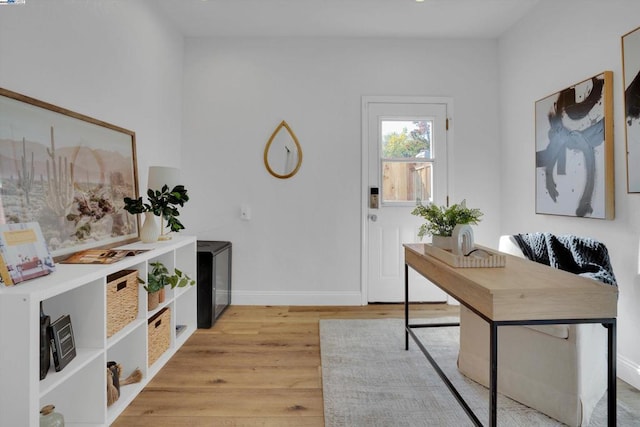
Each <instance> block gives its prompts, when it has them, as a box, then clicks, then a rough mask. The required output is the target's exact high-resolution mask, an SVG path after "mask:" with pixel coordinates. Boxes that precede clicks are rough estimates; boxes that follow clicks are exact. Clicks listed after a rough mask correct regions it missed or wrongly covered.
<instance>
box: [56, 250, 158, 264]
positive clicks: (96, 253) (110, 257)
mask: <svg viewBox="0 0 640 427" xmlns="http://www.w3.org/2000/svg"><path fill="white" fill-rule="evenodd" d="M146 251H147V249H87V250H84V251H80V252H76V253H74V254H72V255H71V256H69V257H68V258H66V259H65V260H63V261H60V263H61V264H113V263H114V262H117V261H120V260H121V259H123V258H126V257H130V256H135V255H138V254H140V253H143V252H146Z"/></svg>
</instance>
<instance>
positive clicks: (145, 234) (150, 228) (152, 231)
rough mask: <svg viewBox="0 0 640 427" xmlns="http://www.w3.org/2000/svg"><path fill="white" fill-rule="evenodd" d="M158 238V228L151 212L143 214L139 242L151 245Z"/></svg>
mask: <svg viewBox="0 0 640 427" xmlns="http://www.w3.org/2000/svg"><path fill="white" fill-rule="evenodd" d="M159 236H160V226H159V225H158V223H157V222H156V217H155V215H154V214H153V212H145V213H144V225H143V226H142V228H141V229H140V240H142V242H143V243H153V242H157V241H158V237H159Z"/></svg>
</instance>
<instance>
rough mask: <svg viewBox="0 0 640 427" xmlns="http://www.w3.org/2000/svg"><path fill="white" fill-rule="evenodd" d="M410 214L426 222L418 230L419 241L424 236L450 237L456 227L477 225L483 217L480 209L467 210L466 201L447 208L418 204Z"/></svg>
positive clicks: (431, 204)
mask: <svg viewBox="0 0 640 427" xmlns="http://www.w3.org/2000/svg"><path fill="white" fill-rule="evenodd" d="M411 214H412V215H416V216H421V217H422V218H424V219H425V220H426V222H425V223H424V224H422V225H421V226H420V229H419V230H418V237H420V239H422V238H423V237H424V236H425V235H430V236H443V237H450V236H451V233H453V229H454V228H455V226H456V225H458V224H470V225H475V224H478V222H480V217H482V215H483V213H482V212H481V211H480V209H476V208H468V207H467V205H466V200H463V201H462V202H460V203H459V204H458V203H456V204H453V205H451V206H449V207H446V206H437V205H435V204H433V203H430V204H429V205H427V206H424V205H422V204H418V206H416V207H415V209H413V211H412V212H411Z"/></svg>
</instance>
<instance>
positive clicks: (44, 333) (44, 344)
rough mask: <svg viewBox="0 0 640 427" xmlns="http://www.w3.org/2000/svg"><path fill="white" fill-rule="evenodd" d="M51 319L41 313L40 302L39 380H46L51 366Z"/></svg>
mask: <svg viewBox="0 0 640 427" xmlns="http://www.w3.org/2000/svg"><path fill="white" fill-rule="evenodd" d="M50 328H51V318H50V317H49V316H47V315H46V314H44V312H43V311H42V301H41V302H40V379H41V380H43V379H45V378H46V376H47V373H48V372H49V366H51V337H50V336H49V329H50Z"/></svg>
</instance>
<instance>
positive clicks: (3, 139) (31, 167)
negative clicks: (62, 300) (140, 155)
mask: <svg viewBox="0 0 640 427" xmlns="http://www.w3.org/2000/svg"><path fill="white" fill-rule="evenodd" d="M124 197H133V198H136V197H138V179H137V171H136V148H135V133H134V132H132V131H129V130H126V129H122V128H120V127H117V126H114V125H111V124H108V123H105V122H102V121H100V120H97V119H93V118H91V117H87V116H85V115H82V114H79V113H75V112H73V111H70V110H67V109H65V108H61V107H57V106H55V105H51V104H48V103H46V102H43V101H39V100H37V99H34V98H31V97H28V96H26V95H21V94H19V93H16V92H12V91H9V90H6V89H2V88H0V202H1V203H0V223H25V222H34V221H35V222H38V223H39V224H40V228H41V229H42V234H43V236H44V239H45V241H46V243H47V245H48V247H49V250H50V251H51V253H52V255H53V256H54V257H55V258H56V259H57V260H59V259H62V258H64V257H66V256H67V255H69V254H71V253H73V252H77V251H79V250H84V249H90V248H98V247H111V246H116V245H121V244H123V243H126V242H129V241H133V240H137V238H138V234H139V232H138V229H139V227H138V219H137V218H136V217H135V216H133V215H131V214H129V213H127V212H126V211H125V210H124V209H123V207H124V202H123V200H124Z"/></svg>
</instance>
